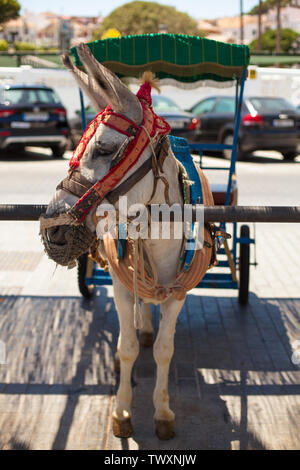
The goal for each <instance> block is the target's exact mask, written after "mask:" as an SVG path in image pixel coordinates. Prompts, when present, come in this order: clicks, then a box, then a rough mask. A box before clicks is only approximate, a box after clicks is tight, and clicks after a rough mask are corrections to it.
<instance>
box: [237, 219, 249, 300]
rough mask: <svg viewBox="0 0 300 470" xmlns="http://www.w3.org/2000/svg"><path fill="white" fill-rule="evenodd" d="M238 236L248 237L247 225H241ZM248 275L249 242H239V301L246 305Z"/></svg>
mask: <svg viewBox="0 0 300 470" xmlns="http://www.w3.org/2000/svg"><path fill="white" fill-rule="evenodd" d="M240 236H241V238H242V237H245V238H249V237H250V229H249V226H248V225H242V227H241V231H240ZM249 275H250V244H249V243H245V244H244V243H243V244H242V243H241V244H240V261H239V303H240V304H241V305H247V303H248V297H249V277H250V276H249Z"/></svg>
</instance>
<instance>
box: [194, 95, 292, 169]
mask: <svg viewBox="0 0 300 470" xmlns="http://www.w3.org/2000/svg"><path fill="white" fill-rule="evenodd" d="M190 112H191V113H192V114H194V115H195V116H197V118H198V119H199V120H200V134H199V143H202V142H205V143H219V144H227V145H231V144H232V142H233V129H234V113H235V98H234V97H231V96H211V97H208V98H206V99H203V100H201V101H200V102H198V103H197V104H195V105H194V106H193V107H192V108H191V109H190ZM241 112H242V114H241V127H240V132H239V140H238V149H237V151H238V155H237V157H238V159H239V160H242V159H243V158H245V157H246V156H247V155H249V154H250V153H251V152H254V151H255V150H277V151H278V152H281V153H282V155H283V157H284V159H286V160H293V159H294V158H295V157H296V156H297V155H298V154H299V153H300V147H299V145H300V110H297V108H295V107H294V106H293V105H291V104H290V103H289V102H288V101H286V100H285V99H283V98H270V97H246V98H245V99H244V102H243V104H242V110H241ZM223 153H224V156H225V158H227V159H230V158H231V151H229V150H225V151H224V152H223Z"/></svg>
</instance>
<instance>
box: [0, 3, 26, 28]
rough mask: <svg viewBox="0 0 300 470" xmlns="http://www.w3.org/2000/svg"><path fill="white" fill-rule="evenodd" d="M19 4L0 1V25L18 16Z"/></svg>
mask: <svg viewBox="0 0 300 470" xmlns="http://www.w3.org/2000/svg"><path fill="white" fill-rule="evenodd" d="M20 8H21V6H20V4H19V2H17V1H16V0H0V24H2V23H6V22H7V21H9V20H12V19H14V18H17V17H18V16H19V11H20Z"/></svg>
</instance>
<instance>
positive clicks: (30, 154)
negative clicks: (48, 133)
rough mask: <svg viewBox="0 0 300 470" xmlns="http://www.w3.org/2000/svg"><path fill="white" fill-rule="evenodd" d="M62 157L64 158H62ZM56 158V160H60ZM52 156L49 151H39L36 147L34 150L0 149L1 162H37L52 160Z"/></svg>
mask: <svg viewBox="0 0 300 470" xmlns="http://www.w3.org/2000/svg"><path fill="white" fill-rule="evenodd" d="M62 159H64V158H62ZM62 159H57V160H62ZM53 160H54V158H53V156H52V154H51V152H50V151H48V149H47V151H45V152H42V151H39V150H38V149H37V150H35V151H31V150H27V149H26V150H17V149H9V150H5V151H4V150H1V151H0V161H2V162H24V161H26V162H38V161H53Z"/></svg>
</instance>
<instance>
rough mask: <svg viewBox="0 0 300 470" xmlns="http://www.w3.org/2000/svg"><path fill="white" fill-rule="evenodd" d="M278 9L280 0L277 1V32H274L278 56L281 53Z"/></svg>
mask: <svg viewBox="0 0 300 470" xmlns="http://www.w3.org/2000/svg"><path fill="white" fill-rule="evenodd" d="M280 9H281V0H277V32H276V51H275V52H276V53H277V54H278V53H279V52H280V51H281V44H280V42H281V35H280V30H281V21H280Z"/></svg>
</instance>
